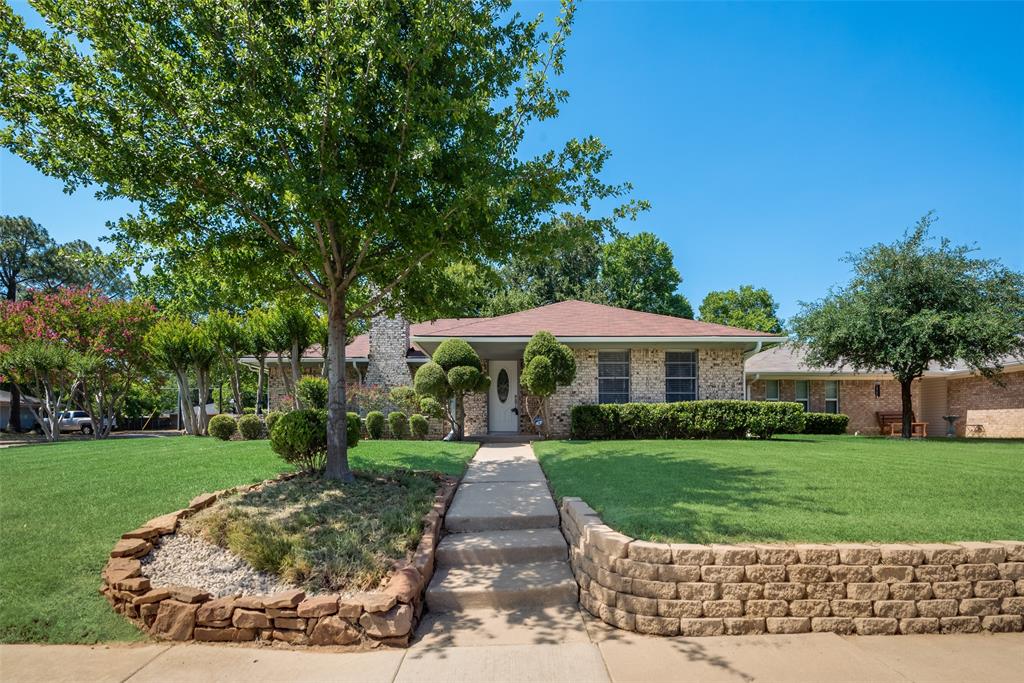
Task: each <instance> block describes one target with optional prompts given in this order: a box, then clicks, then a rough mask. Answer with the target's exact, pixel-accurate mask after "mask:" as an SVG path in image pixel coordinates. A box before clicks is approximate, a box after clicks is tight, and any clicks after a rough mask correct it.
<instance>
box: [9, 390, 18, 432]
mask: <svg viewBox="0 0 1024 683" xmlns="http://www.w3.org/2000/svg"><path fill="white" fill-rule="evenodd" d="M7 431H9V432H13V433H18V432H20V431H21V388H20V387H19V386H18V385H17V384H14V383H13V382H12V383H11V419H10V420H8V422H7Z"/></svg>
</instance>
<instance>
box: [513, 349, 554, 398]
mask: <svg viewBox="0 0 1024 683" xmlns="http://www.w3.org/2000/svg"><path fill="white" fill-rule="evenodd" d="M519 383H520V384H521V385H522V387H523V391H525V392H526V393H527V394H529V395H530V396H541V397H543V396H550V395H551V394H553V393H555V388H556V387H557V383H556V381H555V371H554V370H553V369H552V367H551V361H550V360H549V359H548V358H547V356H535V357H534V358H533V360H531V361H530V362H529V363H528V364H526V366H525V367H524V368H523V374H522V376H521V377H520V378H519Z"/></svg>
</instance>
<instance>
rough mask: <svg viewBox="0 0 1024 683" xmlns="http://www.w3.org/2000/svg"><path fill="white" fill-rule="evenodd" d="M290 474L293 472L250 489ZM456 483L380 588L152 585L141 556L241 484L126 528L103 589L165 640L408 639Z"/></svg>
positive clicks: (351, 642) (396, 642)
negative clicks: (232, 592) (309, 591)
mask: <svg viewBox="0 0 1024 683" xmlns="http://www.w3.org/2000/svg"><path fill="white" fill-rule="evenodd" d="M290 476H294V475H284V476H283V477H281V478H279V479H277V480H269V481H266V482H262V483H260V484H255V485H253V486H251V487H248V489H249V490H252V489H256V488H259V487H261V486H266V485H268V484H271V483H274V482H276V481H280V480H281V479H287V478H290ZM455 487H456V482H455V481H454V480H450V479H446V480H443V481H442V482H441V484H440V486H439V489H438V493H437V496H436V498H435V500H434V505H433V507H432V509H431V510H430V512H428V513H427V514H426V515H425V516H424V518H423V536H422V537H421V538H420V542H419V545H418V546H417V548H416V550H415V552H414V553H413V554H412V555H411V557H409V558H408V560H407V561H406V562H403V563H401V564H399V565H397V566H396V567H395V568H394V571H393V572H392V573H391V575H390V577H389V578H388V579H387V581H386V582H385V584H384V587H383V588H382V589H381V590H378V591H368V592H362V593H357V594H355V595H333V594H332V595H316V596H307V595H306V593H305V592H304V591H302V590H298V589H296V590H288V591H284V592H281V593H276V594H273V595H256V596H242V597H224V598H214V597H213V596H212V595H210V593H208V592H206V591H203V590H200V589H197V588H191V587H187V586H153V585H151V582H150V580H149V579H148V578H147V577H145V576H142V563H141V562H140V560H141V558H143V557H145V556H146V555H148V554H149V553H150V552H151V551H152V550H153V548H154V546H155V545H156V544H158V543H159V539H160V537H161V536H165V535H168V534H173V533H175V531H176V530H177V528H178V524H179V523H180V521H181V520H182V519H185V518H186V517H189V516H190V515H192V514H195V513H196V512H198V511H199V510H202V509H204V508H206V507H209V506H210V505H213V503H214V502H215V501H216V500H217V498H218V497H219V496H222V495H227V494H230V493H235V492H236V491H238V490H242V489H227V490H224V491H218V492H216V493H204V494H202V495H199V496H196V497H195V498H194V499H192V501H191V502H190V503H189V505H188V507H186V508H183V509H181V510H178V511H177V512H172V513H169V514H166V515H163V516H161V517H157V518H155V519H151V520H150V521H148V522H146V523H145V524H143V525H142V526H141V527H139V528H138V529H135V530H132V531H129V532H127V533H125V534H123V535H122V537H121V540H119V541H118V542H117V544H116V545H115V546H114V549H113V550H112V551H111V553H110V559H109V560H108V561H107V564H106V566H105V567H104V569H103V583H102V585H101V586H100V593H101V594H103V596H104V597H106V599H107V601H108V602H109V603H110V604H111V606H112V607H113V608H114V610H115V611H117V612H118V613H119V614H122V615H124V616H125V617H127V618H128V619H130V620H132V621H133V622H134V623H135V624H136V625H137V626H139V628H141V629H142V630H144V631H146V632H148V633H149V634H150V635H152V636H153V637H155V638H159V639H163V640H176V641H183V640H197V641H214V642H246V641H260V642H272V641H277V642H286V643H290V644H292V645H348V646H368V647H374V646H379V645H390V646H396V647H405V646H406V645H408V644H409V639H410V638H411V636H412V633H413V631H414V628H415V625H416V622H417V621H418V620H419V618H420V615H421V613H422V610H423V593H424V591H425V590H426V587H427V584H429V583H430V579H431V577H432V576H433V573H434V552H435V549H436V547H437V542H438V540H439V538H440V534H441V529H442V528H443V520H444V515H445V512H446V511H447V509H448V505H449V504H450V503H451V500H452V497H453V496H454V495H455Z"/></svg>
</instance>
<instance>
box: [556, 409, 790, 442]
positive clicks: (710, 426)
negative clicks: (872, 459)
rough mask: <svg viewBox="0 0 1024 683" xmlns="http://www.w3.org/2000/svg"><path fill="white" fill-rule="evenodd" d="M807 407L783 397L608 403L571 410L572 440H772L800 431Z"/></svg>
mask: <svg viewBox="0 0 1024 683" xmlns="http://www.w3.org/2000/svg"><path fill="white" fill-rule="evenodd" d="M803 426H804V411H803V408H802V407H801V406H800V404H799V403H786V402H780V401H685V402H682V403H606V404H602V405H585V406H576V407H575V408H573V409H572V436H573V438H574V439H710V438H727V439H743V438H746V437H747V435H748V434H749V435H752V436H756V437H758V438H762V439H770V438H771V437H772V434H776V433H789V434H793V433H799V432H800V431H801V430H803Z"/></svg>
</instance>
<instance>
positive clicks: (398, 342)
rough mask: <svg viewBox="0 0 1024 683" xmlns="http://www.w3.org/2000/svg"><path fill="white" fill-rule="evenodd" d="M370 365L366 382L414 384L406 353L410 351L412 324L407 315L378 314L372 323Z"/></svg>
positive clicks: (396, 384)
mask: <svg viewBox="0 0 1024 683" xmlns="http://www.w3.org/2000/svg"><path fill="white" fill-rule="evenodd" d="M369 336H370V352H369V366H368V367H367V369H366V380H365V382H366V384H369V385H372V386H379V387H384V388H386V389H391V388H393V387H404V386H408V385H410V384H412V373H411V372H410V371H409V363H408V362H407V361H406V354H408V352H409V323H408V322H407V321H406V320H405V318H403V317H401V316H398V317H394V318H391V317H388V316H386V315H378V316H376V317H375V318H374V319H373V320H372V321H371V322H370V332H369Z"/></svg>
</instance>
